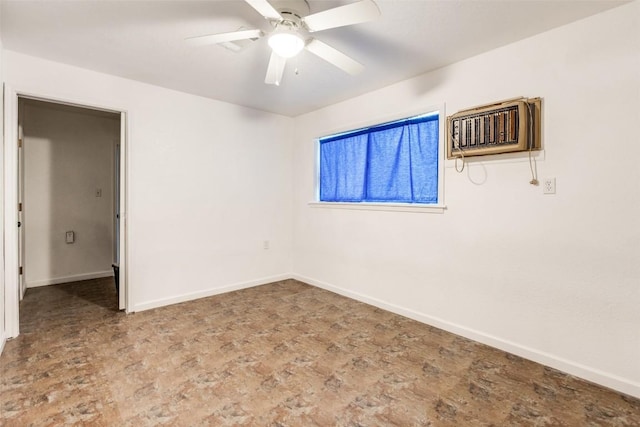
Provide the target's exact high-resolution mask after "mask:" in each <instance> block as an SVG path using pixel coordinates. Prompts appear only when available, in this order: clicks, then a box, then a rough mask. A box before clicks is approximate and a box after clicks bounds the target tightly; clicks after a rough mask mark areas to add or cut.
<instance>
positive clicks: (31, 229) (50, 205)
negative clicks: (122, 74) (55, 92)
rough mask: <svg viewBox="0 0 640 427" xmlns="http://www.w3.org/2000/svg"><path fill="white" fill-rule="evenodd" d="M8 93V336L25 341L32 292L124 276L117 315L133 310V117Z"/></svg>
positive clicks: (6, 298) (103, 109) (6, 271)
mask: <svg viewBox="0 0 640 427" xmlns="http://www.w3.org/2000/svg"><path fill="white" fill-rule="evenodd" d="M8 92H9V93H6V94H5V119H6V121H5V123H6V125H7V127H6V129H5V150H4V155H5V212H4V214H5V224H4V227H5V314H6V325H5V327H6V331H7V335H8V337H15V336H17V335H18V333H19V319H20V317H19V301H20V300H21V299H22V297H23V296H24V293H25V291H26V290H27V288H33V287H39V286H47V285H54V284H59V283H68V282H79V281H82V280H90V279H99V278H105V277H111V276H113V275H114V273H119V274H116V275H117V276H118V282H119V283H118V285H119V286H117V288H118V289H119V295H118V302H117V307H118V309H121V310H122V309H124V310H126V309H127V286H126V277H127V275H126V269H125V262H124V261H125V259H126V225H125V222H124V221H125V218H126V216H125V208H126V203H125V200H126V198H125V196H126V191H125V189H126V173H125V172H126V168H125V167H124V166H125V165H126V152H127V150H126V113H125V112H122V111H117V110H111V109H105V108H100V107H93V106H87V105H80V104H78V103H70V102H65V101H59V100H52V99H45V98H41V97H35V96H31V95H24V94H20V93H16V92H14V93H13V94H12V93H11V92H10V91H8ZM12 95H13V96H12ZM12 141H15V144H12ZM12 146H13V147H12ZM14 148H15V149H14ZM12 166H13V167H12ZM14 185H15V187H14ZM12 188H14V189H15V191H13V192H12V191H11V189H12ZM12 199H14V200H15V201H16V203H15V204H13V203H12ZM11 206H17V209H13V210H12V209H11ZM12 216H13V218H12ZM12 219H15V221H12ZM16 224H17V225H18V227H16ZM12 229H13V230H12ZM114 265H115V266H116V267H115V268H114V267H112V266H114ZM21 267H22V268H21ZM114 280H115V278H114ZM114 285H115V283H114Z"/></svg>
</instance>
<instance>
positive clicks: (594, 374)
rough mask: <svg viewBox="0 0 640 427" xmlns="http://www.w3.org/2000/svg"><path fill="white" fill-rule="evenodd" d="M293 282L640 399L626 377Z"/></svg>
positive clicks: (358, 297)
mask: <svg viewBox="0 0 640 427" xmlns="http://www.w3.org/2000/svg"><path fill="white" fill-rule="evenodd" d="M292 278H293V279H296V280H299V281H301V282H304V283H307V284H309V285H312V286H316V287H318V288H322V289H325V290H328V291H331V292H335V293H337V294H340V295H343V296H346V297H348V298H352V299H355V300H357V301H360V302H364V303H366V304H370V305H373V306H375V307H378V308H381V309H383V310H387V311H390V312H392V313H395V314H399V315H401V316H405V317H408V318H410V319H413V320H416V321H418V322H421V323H425V324H428V325H431V326H435V327H437V328H440V329H443V330H445V331H447V332H451V333H454V334H456V335H460V336H463V337H465V338H469V339H471V340H474V341H477V342H479V343H482V344H486V345H488V346H491V347H494V348H497V349H500V350H503V351H506V352H509V353H512V354H515V355H517V356H520V357H523V358H525V359H528V360H531V361H534V362H537V363H540V364H542V365H545V366H549V367H551V368H554V369H558V370H560V371H562V372H565V373H567V374H570V375H573V376H576V377H579V378H582V379H584V380H587V381H590V382H592V383H595V384H598V385H601V386H604V387H607V388H610V389H613V390H616V391H619V392H621V393H625V394H628V395H630V396H634V397H636V398H640V384H639V383H636V382H633V381H629V380H627V379H625V378H622V377H619V376H617V375H613V374H610V373H608V372H604V371H601V370H599V369H594V368H591V367H589V366H585V365H582V364H580V363H576V362H574V361H571V360H567V359H564V358H562V357H558V356H556V355H553V354H550V353H546V352H543V351H540V350H536V349H534V348H531V347H527V346H523V345H521V344H518V343H515V342H512V341H509V340H504V339H502V338H499V337H496V336H493V335H490V334H487V333H484V332H482V331H478V330H475V329H472V328H468V327H466V326H462V325H459V324H456V323H452V322H449V321H447V320H444V319H440V318H438V317H433V316H429V315H427V314H424V313H420V312H417V311H414V310H411V309H408V308H404V307H401V306H398V305H395V304H389V303H387V302H384V301H382V300H379V299H377V298H372V297H369V296H366V295H363V294H360V293H358V292H352V291H349V290H347V289H344V288H341V287H338V286H334V285H331V284H329V283H326V282H322V281H320V280H316V279H312V278H310V277H307V276H302V275H299V274H294V275H293V276H292Z"/></svg>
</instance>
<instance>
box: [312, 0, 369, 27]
mask: <svg viewBox="0 0 640 427" xmlns="http://www.w3.org/2000/svg"><path fill="white" fill-rule="evenodd" d="M379 16H380V9H378V5H376V3H375V2H374V1H373V0H360V1H358V2H356V3H351V4H347V5H345V6H340V7H335V8H333V9H329V10H325V11H324V12H318V13H314V14H312V15H309V16H305V17H304V18H302V22H304V23H305V25H306V26H307V28H308V29H309V31H311V32H314V31H322V30H327V29H329V28H336V27H344V26H345V25H353V24H360V23H362V22H367V21H373V20H374V19H376V18H377V17H379Z"/></svg>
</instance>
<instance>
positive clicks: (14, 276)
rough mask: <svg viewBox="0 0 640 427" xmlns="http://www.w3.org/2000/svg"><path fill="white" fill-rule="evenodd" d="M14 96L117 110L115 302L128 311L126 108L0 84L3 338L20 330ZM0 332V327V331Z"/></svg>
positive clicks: (16, 146)
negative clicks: (0, 122)
mask: <svg viewBox="0 0 640 427" xmlns="http://www.w3.org/2000/svg"><path fill="white" fill-rule="evenodd" d="M18 98H29V99H36V100H39V101H45V102H52V103H57V104H66V105H72V106H76V107H80V108H88V109H93V110H102V111H108V112H112V113H118V114H120V177H119V178H120V212H119V214H120V245H119V246H120V268H119V276H120V277H119V278H120V281H119V282H120V298H119V301H118V306H119V308H120V309H121V310H125V312H127V313H128V312H130V298H129V295H130V294H131V290H130V289H129V288H130V287H129V286H128V285H129V284H128V280H127V279H128V276H129V275H128V274H127V272H128V268H127V267H128V258H129V257H128V255H129V253H128V251H127V247H128V240H129V227H128V224H127V222H128V221H127V208H128V205H129V204H128V194H129V192H128V191H127V190H128V180H127V178H128V175H129V173H128V169H129V163H128V161H127V160H128V154H129V144H128V142H129V141H128V135H129V133H128V126H129V124H128V118H129V117H128V116H129V114H128V112H127V111H126V109H123V108H117V107H116V108H114V107H111V106H104V105H96V104H93V103H91V102H85V101H83V100H74V99H61V98H58V97H55V96H50V95H46V94H39V93H33V92H29V91H23V90H19V89H15V88H13V87H11V86H9V85H6V84H5V86H4V147H3V157H4V159H3V162H2V163H3V166H4V177H3V178H4V179H3V181H4V182H3V192H4V207H3V209H4V223H3V229H4V290H5V292H4V296H5V298H4V304H5V307H4V308H5V333H6V335H5V336H6V338H15V337H17V336H18V335H19V333H20V296H21V295H20V279H19V274H18V272H19V265H18V264H19V258H20V257H19V244H18V243H19V240H18V239H19V232H18V218H19V216H18V197H19V194H18V182H19V181H18V172H19V168H18ZM0 332H1V331H0Z"/></svg>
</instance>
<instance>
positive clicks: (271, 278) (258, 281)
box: [133, 273, 293, 311]
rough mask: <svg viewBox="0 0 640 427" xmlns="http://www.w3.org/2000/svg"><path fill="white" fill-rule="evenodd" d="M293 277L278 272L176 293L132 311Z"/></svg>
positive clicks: (135, 305) (140, 304) (136, 305)
mask: <svg viewBox="0 0 640 427" xmlns="http://www.w3.org/2000/svg"><path fill="white" fill-rule="evenodd" d="M291 278H293V275H292V274H291V273H286V274H278V275H275V276H268V277H263V278H261V279H256V280H250V281H248V282H240V283H234V284H231V285H227V286H222V287H219V288H212V289H207V290H204V291H198V292H191V293H187V294H182V295H177V296H173V297H168V298H160V299H156V300H151V301H146V302H141V303H139V304H134V306H133V311H145V310H151V309H153V308H158V307H164V306H167V305H172V304H179V303H181V302H187V301H192V300H196V299H200V298H206V297H211V296H214V295H219V294H224V293H227V292H231V291H238V290H241V289H247V288H252V287H254V286H260V285H266V284H268V283H273V282H280V281H282V280H288V279H291Z"/></svg>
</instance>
